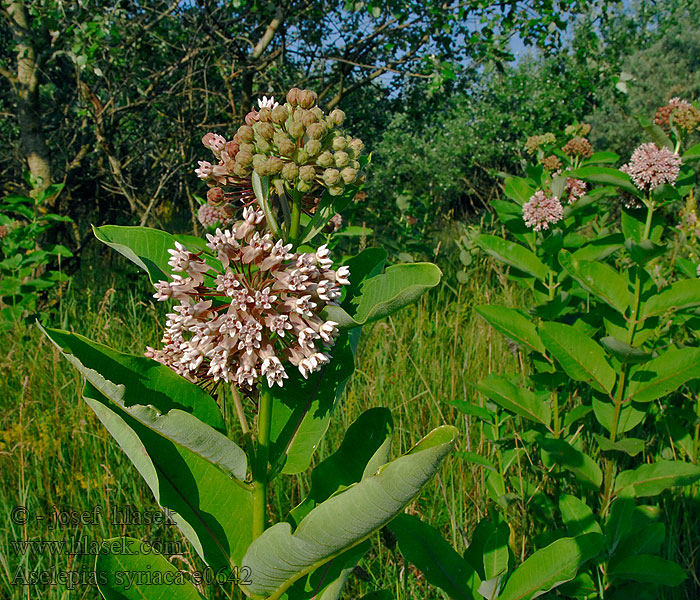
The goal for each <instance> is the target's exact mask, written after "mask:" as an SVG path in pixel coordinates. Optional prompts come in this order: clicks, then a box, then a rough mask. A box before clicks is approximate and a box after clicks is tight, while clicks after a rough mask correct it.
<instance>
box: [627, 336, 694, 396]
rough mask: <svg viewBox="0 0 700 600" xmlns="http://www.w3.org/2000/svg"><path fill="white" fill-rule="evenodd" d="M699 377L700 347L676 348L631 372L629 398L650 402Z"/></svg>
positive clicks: (628, 389)
mask: <svg viewBox="0 0 700 600" xmlns="http://www.w3.org/2000/svg"><path fill="white" fill-rule="evenodd" d="M698 377H700V348H673V349H671V350H667V351H666V352H664V353H663V354H661V356H659V357H658V358H655V359H653V360H650V361H649V362H646V363H643V364H641V365H639V366H638V367H637V368H635V369H634V371H632V373H631V375H630V383H629V387H628V388H627V397H628V399H632V400H634V401H635V402H651V401H652V400H656V399H657V398H661V397H663V396H666V395H668V394H670V393H671V392H673V391H674V390H676V389H678V388H679V387H680V386H681V385H683V384H684V383H686V382H688V381H690V380H691V379H696V378H698Z"/></svg>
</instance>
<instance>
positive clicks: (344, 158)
mask: <svg viewBox="0 0 700 600" xmlns="http://www.w3.org/2000/svg"><path fill="white" fill-rule="evenodd" d="M333 159H334V160H335V166H336V167H338V168H339V169H340V168H342V167H344V166H345V165H347V164H348V161H349V160H350V157H349V156H348V153H347V152H343V151H342V150H341V151H340V152H336V153H335V156H334V157H333Z"/></svg>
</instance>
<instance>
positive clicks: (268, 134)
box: [253, 123, 275, 140]
mask: <svg viewBox="0 0 700 600" xmlns="http://www.w3.org/2000/svg"><path fill="white" fill-rule="evenodd" d="M253 130H254V131H255V132H256V133H257V134H258V135H259V136H260V137H262V138H264V139H266V140H270V139H272V136H273V135H275V126H274V125H273V124H272V123H256V124H255V127H253Z"/></svg>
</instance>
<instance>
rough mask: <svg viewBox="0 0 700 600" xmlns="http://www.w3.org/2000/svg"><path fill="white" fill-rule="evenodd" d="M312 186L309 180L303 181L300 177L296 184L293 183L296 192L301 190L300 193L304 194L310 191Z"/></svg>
mask: <svg viewBox="0 0 700 600" xmlns="http://www.w3.org/2000/svg"><path fill="white" fill-rule="evenodd" d="M312 187H313V186H312V184H311V183H310V182H308V181H304V180H302V179H300V180H299V181H297V182H296V184H295V185H294V189H295V190H296V191H297V192H301V193H302V194H306V192H310V191H311V188H312Z"/></svg>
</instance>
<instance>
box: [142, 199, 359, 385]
mask: <svg viewBox="0 0 700 600" xmlns="http://www.w3.org/2000/svg"><path fill="white" fill-rule="evenodd" d="M263 220H264V217H263V214H262V211H259V210H257V211H256V210H253V209H252V208H246V209H244V220H243V221H239V222H238V223H236V224H235V225H234V226H233V227H232V228H231V229H230V230H224V231H222V230H221V229H217V230H216V233H215V234H213V235H212V234H207V239H208V240H209V242H208V244H207V246H208V247H209V248H210V249H211V250H212V251H213V252H214V253H216V255H217V256H218V259H219V261H220V262H221V267H220V268H218V267H214V266H212V265H211V264H209V263H207V262H206V261H205V260H204V258H203V257H202V253H201V252H200V253H193V252H189V251H188V250H187V249H186V248H185V247H184V246H182V245H181V244H179V243H178V244H176V248H175V249H173V250H169V252H170V254H171V255H172V258H171V259H170V262H169V264H170V265H171V267H172V268H173V271H175V273H174V275H173V278H172V281H159V282H158V283H157V284H156V289H157V290H158V291H157V293H156V294H155V295H154V297H155V298H156V299H158V300H169V299H171V298H172V299H173V300H177V301H179V302H180V304H179V305H178V306H175V308H174V312H173V313H170V314H168V315H167V316H168V321H167V322H166V330H165V334H164V336H163V340H162V342H163V344H164V346H163V348H162V349H161V350H155V349H153V348H148V351H147V352H146V356H149V357H150V358H153V359H155V360H157V361H158V362H161V363H163V364H165V365H167V366H169V367H170V368H172V369H173V370H174V371H175V372H176V373H179V374H180V375H183V376H184V377H186V378H188V379H190V380H191V381H194V382H197V383H208V382H218V381H219V380H223V381H227V382H231V383H234V384H236V385H238V386H239V387H244V388H248V389H250V388H253V387H254V386H255V384H256V381H257V380H258V379H259V378H261V377H265V378H266V379H267V383H268V385H269V386H270V387H271V386H273V385H274V384H275V383H276V384H278V385H280V386H282V384H283V380H284V379H286V378H287V377H288V375H287V372H286V371H285V368H284V365H283V364H282V363H283V361H288V362H290V363H291V364H292V365H293V366H295V367H297V369H299V372H300V373H301V374H302V375H303V376H304V377H308V376H309V374H310V373H313V372H314V371H317V370H319V369H320V368H321V367H322V366H323V365H324V364H326V363H328V362H329V360H330V355H329V354H328V349H329V347H330V346H332V345H333V343H334V340H335V338H336V337H337V335H338V333H339V332H338V329H337V323H335V322H333V321H324V320H323V319H322V318H321V317H320V316H319V315H320V313H321V311H322V310H323V308H324V307H325V306H327V305H329V304H337V301H338V299H339V298H340V296H341V287H342V286H343V285H348V284H349V283H350V282H349V280H348V275H349V270H348V268H347V267H340V268H339V269H338V270H333V269H331V268H330V267H331V265H332V261H331V259H330V258H329V256H328V254H329V253H328V249H327V248H326V247H325V246H321V247H320V248H319V249H318V250H316V252H307V253H295V252H291V251H290V250H291V248H292V246H291V244H289V245H284V244H283V243H282V241H281V240H278V241H277V242H276V243H275V242H274V240H273V239H272V237H271V235H270V234H269V233H264V231H263V230H262V229H261V227H260V225H261V223H262V222H263ZM180 273H182V274H180Z"/></svg>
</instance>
